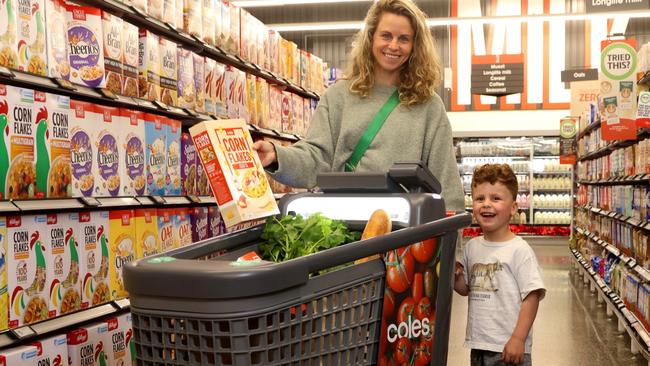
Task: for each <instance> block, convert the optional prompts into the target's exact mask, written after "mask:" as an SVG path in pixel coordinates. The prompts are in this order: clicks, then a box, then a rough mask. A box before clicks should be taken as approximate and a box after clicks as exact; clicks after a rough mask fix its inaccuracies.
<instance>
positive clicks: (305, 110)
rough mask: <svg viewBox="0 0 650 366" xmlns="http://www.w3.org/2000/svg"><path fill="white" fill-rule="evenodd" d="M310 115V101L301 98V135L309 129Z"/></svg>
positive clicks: (305, 133)
mask: <svg viewBox="0 0 650 366" xmlns="http://www.w3.org/2000/svg"><path fill="white" fill-rule="evenodd" d="M311 116H312V111H311V102H310V101H309V98H303V99H302V121H303V125H304V127H303V134H302V136H306V135H307V131H308V130H309V123H310V122H311Z"/></svg>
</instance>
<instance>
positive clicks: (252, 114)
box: [245, 74, 259, 126]
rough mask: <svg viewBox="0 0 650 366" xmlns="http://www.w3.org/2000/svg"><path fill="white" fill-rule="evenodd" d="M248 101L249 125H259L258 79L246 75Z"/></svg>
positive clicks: (251, 75)
mask: <svg viewBox="0 0 650 366" xmlns="http://www.w3.org/2000/svg"><path fill="white" fill-rule="evenodd" d="M245 93H246V99H247V103H246V104H247V107H246V109H247V111H248V120H247V121H248V123H250V124H252V125H256V126H257V125H258V124H259V121H258V118H257V77H256V76H255V75H253V74H246V90H245Z"/></svg>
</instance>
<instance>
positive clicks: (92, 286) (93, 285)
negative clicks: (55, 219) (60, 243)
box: [76, 211, 111, 309]
mask: <svg viewBox="0 0 650 366" xmlns="http://www.w3.org/2000/svg"><path fill="white" fill-rule="evenodd" d="M77 231H78V232H79V235H77V237H76V238H77V240H79V254H80V255H79V265H80V268H81V272H80V275H81V277H80V278H81V308H83V309H86V308H88V307H92V306H95V305H99V304H103V303H106V302H108V301H110V300H111V287H110V286H111V283H110V278H109V276H108V267H109V266H111V262H110V258H109V254H108V247H109V238H110V236H109V231H110V221H109V215H108V211H91V212H80V213H79V226H78V227H77Z"/></svg>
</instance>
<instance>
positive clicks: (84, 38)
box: [65, 2, 106, 88]
mask: <svg viewBox="0 0 650 366" xmlns="http://www.w3.org/2000/svg"><path fill="white" fill-rule="evenodd" d="M65 4H66V5H65V7H66V20H67V30H68V60H69V63H70V81H71V82H73V83H77V84H80V85H84V86H88V87H91V88H103V87H105V86H106V79H105V77H104V52H103V48H104V37H103V33H102V13H101V10H99V9H98V8H94V7H91V6H80V5H76V4H73V3H70V2H66V3H65Z"/></svg>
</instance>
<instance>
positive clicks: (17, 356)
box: [0, 345, 38, 366]
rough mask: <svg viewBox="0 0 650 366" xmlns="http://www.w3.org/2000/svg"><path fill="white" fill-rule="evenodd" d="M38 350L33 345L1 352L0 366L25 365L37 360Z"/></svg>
mask: <svg viewBox="0 0 650 366" xmlns="http://www.w3.org/2000/svg"><path fill="white" fill-rule="evenodd" d="M37 355H38V348H36V346H33V345H27V346H18V347H13V348H9V349H5V350H3V351H0V365H1V366H7V365H21V366H22V365H25V364H27V362H30V361H32V360H35V359H36V356H37Z"/></svg>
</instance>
